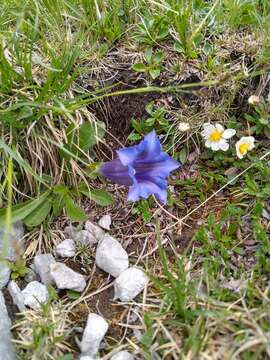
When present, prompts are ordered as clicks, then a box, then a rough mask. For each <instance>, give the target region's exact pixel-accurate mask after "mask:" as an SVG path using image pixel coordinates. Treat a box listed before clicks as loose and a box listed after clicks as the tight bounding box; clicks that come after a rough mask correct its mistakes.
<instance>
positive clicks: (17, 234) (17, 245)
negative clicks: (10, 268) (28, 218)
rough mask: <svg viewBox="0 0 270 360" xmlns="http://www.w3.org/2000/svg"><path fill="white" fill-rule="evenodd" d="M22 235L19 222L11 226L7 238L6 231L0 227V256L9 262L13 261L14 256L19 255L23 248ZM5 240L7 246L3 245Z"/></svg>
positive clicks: (22, 229) (21, 224)
mask: <svg viewBox="0 0 270 360" xmlns="http://www.w3.org/2000/svg"><path fill="white" fill-rule="evenodd" d="M23 235H24V227H23V223H22V222H21V221H17V222H15V223H14V224H13V225H12V227H11V230H10V232H9V234H8V236H6V229H5V228H4V227H0V255H1V256H3V257H4V258H5V259H8V260H10V261H14V260H15V259H16V255H17V256H19V255H21V253H22V252H23V247H24V246H23V241H22V237H23ZM5 239H7V244H5V243H4V240H5Z"/></svg>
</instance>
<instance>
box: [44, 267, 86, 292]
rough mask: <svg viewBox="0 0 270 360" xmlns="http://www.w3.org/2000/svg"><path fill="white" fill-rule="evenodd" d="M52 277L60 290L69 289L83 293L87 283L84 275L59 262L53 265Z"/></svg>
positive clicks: (51, 269) (51, 268)
mask: <svg viewBox="0 0 270 360" xmlns="http://www.w3.org/2000/svg"><path fill="white" fill-rule="evenodd" d="M50 276H51V278H52V279H53V281H54V282H55V284H56V286H57V288H58V289H60V290H62V289H69V290H74V291H78V292H82V291H83V290H84V288H85V287H86V281H85V279H84V276H83V275H81V274H79V273H77V272H75V271H74V270H72V269H70V268H69V267H68V266H66V265H65V264H62V263H59V262H56V263H54V264H51V266H50Z"/></svg>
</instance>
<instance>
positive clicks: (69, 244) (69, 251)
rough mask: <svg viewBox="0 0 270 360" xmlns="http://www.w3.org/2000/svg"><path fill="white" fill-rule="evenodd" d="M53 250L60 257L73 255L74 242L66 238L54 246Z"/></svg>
mask: <svg viewBox="0 0 270 360" xmlns="http://www.w3.org/2000/svg"><path fill="white" fill-rule="evenodd" d="M55 251H56V254H57V255H59V256H61V257H73V256H74V255H75V243H74V241H73V240H72V239H66V240H64V241H62V242H60V243H59V244H58V245H57V246H56V248H55Z"/></svg>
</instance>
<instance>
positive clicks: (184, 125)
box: [178, 122, 190, 132]
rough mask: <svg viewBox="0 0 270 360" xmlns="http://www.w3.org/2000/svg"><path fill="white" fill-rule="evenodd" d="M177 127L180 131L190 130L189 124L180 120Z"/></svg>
mask: <svg viewBox="0 0 270 360" xmlns="http://www.w3.org/2000/svg"><path fill="white" fill-rule="evenodd" d="M178 129H179V130H180V131H182V132H186V131H188V130H190V125H189V123H187V122H180V124H179V125H178Z"/></svg>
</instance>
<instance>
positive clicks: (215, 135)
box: [210, 130, 222, 141]
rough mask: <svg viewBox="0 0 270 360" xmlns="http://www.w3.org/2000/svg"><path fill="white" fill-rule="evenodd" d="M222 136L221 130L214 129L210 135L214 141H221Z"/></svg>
mask: <svg viewBox="0 0 270 360" xmlns="http://www.w3.org/2000/svg"><path fill="white" fill-rule="evenodd" d="M221 137H222V133H221V132H220V131H217V130H216V131H213V132H212V134H211V135H210V140H212V141H219V140H220V139H221Z"/></svg>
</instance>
